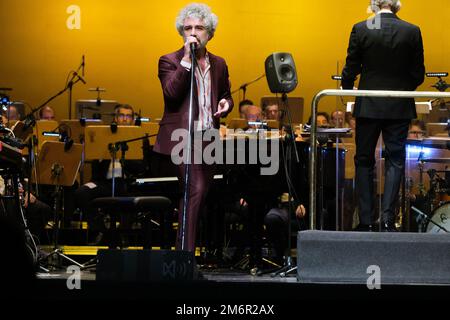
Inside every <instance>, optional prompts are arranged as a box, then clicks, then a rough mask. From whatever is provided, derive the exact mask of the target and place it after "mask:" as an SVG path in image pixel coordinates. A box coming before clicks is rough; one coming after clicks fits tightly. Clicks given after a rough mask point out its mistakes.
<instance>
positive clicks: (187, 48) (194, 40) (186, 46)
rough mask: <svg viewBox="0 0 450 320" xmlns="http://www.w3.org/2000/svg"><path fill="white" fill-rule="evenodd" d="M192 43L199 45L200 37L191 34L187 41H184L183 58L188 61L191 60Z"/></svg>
mask: <svg viewBox="0 0 450 320" xmlns="http://www.w3.org/2000/svg"><path fill="white" fill-rule="evenodd" d="M191 43H194V44H195V46H198V44H199V42H198V39H197V38H196V37H194V36H189V37H187V38H186V42H185V43H184V57H183V60H184V61H186V62H191Z"/></svg>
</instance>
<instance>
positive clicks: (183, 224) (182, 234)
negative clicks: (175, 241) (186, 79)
mask: <svg viewBox="0 0 450 320" xmlns="http://www.w3.org/2000/svg"><path fill="white" fill-rule="evenodd" d="M193 49H194V46H191V80H190V82H191V84H190V90H189V118H188V139H187V148H186V155H185V157H184V160H185V164H184V192H183V208H182V211H181V215H182V216H181V226H180V239H181V250H182V251H186V219H187V209H188V207H189V195H190V187H189V185H190V180H191V160H192V159H191V158H192V157H191V154H192V135H193V133H194V130H193V119H192V117H193V108H194V85H195V68H196V64H197V57H196V54H195V50H193ZM183 156H184V155H183Z"/></svg>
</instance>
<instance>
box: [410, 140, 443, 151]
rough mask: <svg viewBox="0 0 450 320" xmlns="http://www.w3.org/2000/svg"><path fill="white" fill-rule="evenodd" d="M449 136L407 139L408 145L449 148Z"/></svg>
mask: <svg viewBox="0 0 450 320" xmlns="http://www.w3.org/2000/svg"><path fill="white" fill-rule="evenodd" d="M447 142H450V140H448V138H445V139H407V140H406V145H410V146H416V147H424V148H432V149H447Z"/></svg>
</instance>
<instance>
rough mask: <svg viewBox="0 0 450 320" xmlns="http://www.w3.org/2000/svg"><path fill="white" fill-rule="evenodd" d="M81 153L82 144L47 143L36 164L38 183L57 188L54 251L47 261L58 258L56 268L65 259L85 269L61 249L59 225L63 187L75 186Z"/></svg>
mask: <svg viewBox="0 0 450 320" xmlns="http://www.w3.org/2000/svg"><path fill="white" fill-rule="evenodd" d="M67 149H68V150H67ZM81 153H82V146H81V144H77V143H74V144H73V145H72V146H71V147H70V148H67V146H66V144H65V143H64V142H55V141H46V142H44V144H43V145H42V148H41V151H40V152H39V156H38V160H37V163H36V166H37V171H38V176H39V177H38V182H39V183H40V184H47V185H53V186H55V193H54V196H55V199H54V207H53V210H54V217H53V223H54V234H53V251H52V252H50V253H49V254H48V255H47V256H46V257H45V259H50V258H53V257H56V258H55V260H53V261H56V266H57V267H59V268H60V267H61V264H62V261H61V259H65V260H67V261H69V262H70V263H72V264H74V265H77V266H78V267H80V268H81V267H83V265H82V264H80V263H78V262H76V261H75V260H73V259H71V258H69V257H68V256H66V255H65V254H64V253H63V251H62V249H61V248H59V227H60V226H59V224H60V220H61V219H60V213H61V212H62V204H61V190H62V187H63V186H67V187H68V186H73V184H74V183H75V179H76V175H77V173H78V170H79V168H80V163H81Z"/></svg>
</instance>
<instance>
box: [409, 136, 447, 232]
mask: <svg viewBox="0 0 450 320" xmlns="http://www.w3.org/2000/svg"><path fill="white" fill-rule="evenodd" d="M449 142H450V138H442V137H439V138H434V137H433V138H427V139H423V140H417V141H411V140H408V144H409V145H415V146H420V147H421V152H420V154H419V158H418V159H417V160H416V161H417V162H418V173H419V175H418V184H417V189H416V190H415V192H416V193H417V194H418V195H420V196H421V199H424V200H423V201H424V203H422V206H421V207H422V208H423V210H424V211H425V212H422V211H420V210H419V209H417V208H416V207H415V206H412V207H411V209H412V210H413V211H414V212H415V213H416V214H417V218H418V219H417V221H418V223H419V232H430V233H441V232H450V168H449V165H450V157H448V154H450V151H449V149H450V148H449V147H448V146H449ZM422 148H424V149H427V150H428V151H430V152H427V153H424V152H423V150H424V149H422ZM436 149H437V150H436ZM436 151H437V152H436ZM433 152H434V154H433ZM426 154H428V155H429V156H432V157H429V156H427V155H426ZM407 176H408V174H407ZM412 180H413V179H411V177H409V179H408V178H407V181H409V186H408V187H409V190H410V191H412V190H413V189H414V188H413V186H412ZM425 180H428V181H429V188H428V190H427V189H426V185H425V183H424V182H425ZM416 199H417V198H416Z"/></svg>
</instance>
